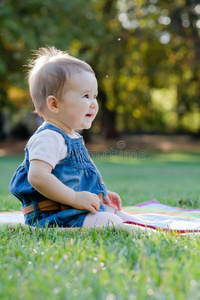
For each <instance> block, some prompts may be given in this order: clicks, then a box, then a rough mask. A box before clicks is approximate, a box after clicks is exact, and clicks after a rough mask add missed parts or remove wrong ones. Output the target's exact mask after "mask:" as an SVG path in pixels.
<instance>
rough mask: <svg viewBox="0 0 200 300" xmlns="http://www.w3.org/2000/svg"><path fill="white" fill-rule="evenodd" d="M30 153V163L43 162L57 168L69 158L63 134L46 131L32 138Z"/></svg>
mask: <svg viewBox="0 0 200 300" xmlns="http://www.w3.org/2000/svg"><path fill="white" fill-rule="evenodd" d="M28 151H29V161H31V160H34V159H37V160H42V161H44V162H46V163H48V164H50V165H51V166H52V167H53V168H55V166H56V164H57V163H58V162H60V161H61V160H63V159H64V158H65V157H66V156H67V145H66V143H65V139H64V137H63V136H62V134H60V133H59V132H57V131H53V130H49V129H46V130H43V131H41V132H39V133H36V134H34V135H33V136H32V137H31V138H30V140H29V141H28Z"/></svg>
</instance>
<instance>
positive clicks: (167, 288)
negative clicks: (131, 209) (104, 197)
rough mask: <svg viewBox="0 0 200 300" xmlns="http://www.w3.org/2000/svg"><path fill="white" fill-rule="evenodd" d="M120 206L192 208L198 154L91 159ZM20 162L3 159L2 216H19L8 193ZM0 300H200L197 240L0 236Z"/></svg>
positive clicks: (21, 232) (114, 234)
mask: <svg viewBox="0 0 200 300" xmlns="http://www.w3.org/2000/svg"><path fill="white" fill-rule="evenodd" d="M94 160H95V163H96V165H97V166H98V168H99V169H100V171H101V173H102V176H103V178H104V181H105V182H106V185H107V188H108V189H110V190H113V191H116V192H117V193H119V194H120V196H121V198H122V201H123V205H134V204H137V203H139V202H144V201H149V200H152V199H157V200H158V201H160V202H162V203H165V204H169V205H174V206H180V207H187V208H197V207H199V200H200V185H199V182H200V153H181V152H179V153H175V152H171V153H161V152H157V153H156V152H147V153H146V155H145V157H143V158H136V157H135V158H133V157H132V158H129V157H126V156H124V155H121V156H114V155H113V156H103V155H102V156H99V157H96V158H94ZM21 161H22V156H10V157H2V158H0V170H1V173H0V192H1V201H0V210H1V211H6V210H16V209H17V210H19V209H20V203H19V202H18V201H17V200H16V199H15V198H14V197H13V196H11V195H10V194H9V192H8V190H7V187H8V183H9V180H10V178H11V176H12V173H13V172H14V170H15V169H16V167H17V166H18V165H19V163H20V162H21ZM0 235H1V238H0V299H1V300H5V299H9V300H12V299H16V300H17V299H30V300H31V299H33V300H43V299H45V300H46V299H48V300H49V299H50V300H51V299H54V300H56V299H87V300H90V299H105V300H115V299H130V300H133V299H142V300H143V299H175V300H177V299H180V300H182V299H188V300H189V299H193V300H194V299H199V298H200V240H199V238H198V237H197V236H193V235H192V236H185V237H183V236H182V237H180V236H172V235H170V234H163V233H157V234H154V233H152V234H145V233H144V234H142V233H138V234H136V233H134V234H132V235H130V234H128V233H126V232H123V231H120V230H115V229H114V228H113V229H109V228H105V229H102V230H99V231H98V230H96V229H91V230H88V231H87V232H84V233H81V232H80V231H79V230H75V231H74V232H71V233H69V232H68V233H67V232H66V233H63V232H60V231H59V230H58V229H56V228H54V229H51V230H49V229H47V228H45V229H39V228H36V229H31V228H27V229H23V228H20V226H19V227H17V228H15V229H14V228H13V229H9V228H5V227H4V228H0Z"/></svg>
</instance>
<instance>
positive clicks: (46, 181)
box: [28, 160, 101, 213]
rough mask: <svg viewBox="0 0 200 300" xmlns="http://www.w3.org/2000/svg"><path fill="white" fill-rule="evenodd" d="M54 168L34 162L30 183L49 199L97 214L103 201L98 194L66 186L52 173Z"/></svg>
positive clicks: (32, 163) (30, 171)
mask: <svg viewBox="0 0 200 300" xmlns="http://www.w3.org/2000/svg"><path fill="white" fill-rule="evenodd" d="M51 171H52V166H51V165H50V164H48V163H46V162H44V161H41V160H32V161H31V162H30V168H29V173H28V181H29V183H30V184H31V185H32V186H33V187H34V188H35V189H36V190H37V191H38V192H40V193H41V194H42V195H44V196H45V197H46V198H47V199H50V200H53V201H56V202H59V203H62V204H65V205H69V206H72V207H73V208H76V209H81V210H82V209H86V210H89V211H90V212H91V213H96V211H97V210H98V209H99V207H100V205H101V201H100V199H99V197H98V196H97V195H96V194H92V193H90V192H85V191H84V192H75V191H74V190H72V189H71V188H69V187H67V186H66V185H64V184H63V183H62V182H61V181H60V180H59V179H58V178H56V177H55V176H54V175H53V174H52V173H51Z"/></svg>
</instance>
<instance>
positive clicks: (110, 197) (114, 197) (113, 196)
mask: <svg viewBox="0 0 200 300" xmlns="http://www.w3.org/2000/svg"><path fill="white" fill-rule="evenodd" d="M103 203H105V204H114V205H115V206H117V208H118V209H119V210H121V198H120V196H119V195H118V194H117V193H113V192H110V191H108V194H107V196H106V197H105V198H104V199H103Z"/></svg>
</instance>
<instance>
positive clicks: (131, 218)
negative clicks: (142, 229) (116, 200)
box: [104, 204, 141, 222]
mask: <svg viewBox="0 0 200 300" xmlns="http://www.w3.org/2000/svg"><path fill="white" fill-rule="evenodd" d="M104 205H105V207H106V212H108V213H112V214H115V215H116V216H118V217H120V218H121V219H122V221H123V222H126V221H133V222H141V220H140V219H139V218H137V216H133V215H129V214H127V213H125V212H124V211H122V210H119V209H117V208H116V207H114V206H113V205H108V204H104Z"/></svg>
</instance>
